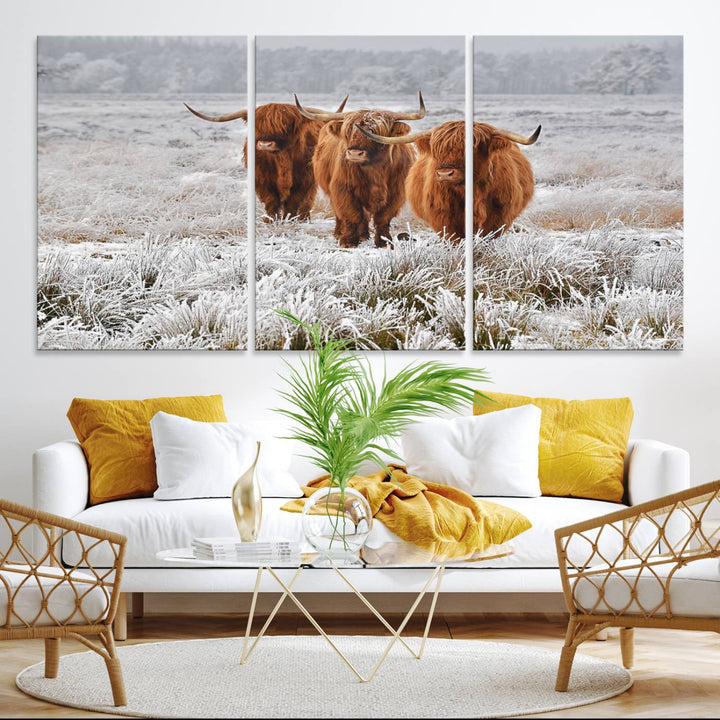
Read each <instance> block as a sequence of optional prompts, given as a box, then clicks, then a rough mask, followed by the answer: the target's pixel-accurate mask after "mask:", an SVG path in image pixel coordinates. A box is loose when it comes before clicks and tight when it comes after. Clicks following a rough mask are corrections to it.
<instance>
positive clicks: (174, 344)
mask: <svg viewBox="0 0 720 720" xmlns="http://www.w3.org/2000/svg"><path fill="white" fill-rule="evenodd" d="M183 99H184V98H183ZM192 102H196V103H197V104H199V105H202V104H203V103H205V102H216V103H217V102H222V103H227V104H233V103H237V102H238V99H237V98H235V97H227V98H225V97H218V96H213V97H212V98H203V97H199V98H193V99H192ZM244 138H245V126H244V124H243V123H231V124H227V125H219V126H216V125H213V124H210V123H203V124H200V122H199V121H198V122H197V123H195V122H193V118H192V116H191V115H190V113H188V111H187V110H185V108H184V107H183V106H182V102H181V99H180V98H170V99H166V100H155V99H153V98H148V97H144V96H119V97H118V96H107V95H106V96H78V95H66V96H63V95H60V96H41V98H40V102H39V118H38V209H39V212H38V236H39V237H38V242H39V245H38V288H37V291H38V347H40V348H45V349H243V348H245V347H247V321H248V302H247V237H246V236H247V222H246V219H247V201H246V191H247V173H246V171H245V169H244V168H243V167H242V161H241V152H242V143H243V141H244Z"/></svg>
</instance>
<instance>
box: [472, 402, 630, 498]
mask: <svg viewBox="0 0 720 720" xmlns="http://www.w3.org/2000/svg"><path fill="white" fill-rule="evenodd" d="M483 394H484V395H487V396H488V397H489V398H490V399H491V400H493V401H494V402H491V403H489V402H487V401H485V402H479V403H477V404H475V405H474V407H473V413H474V414H476V415H484V414H485V413H489V412H495V411H498V410H502V409H503V408H511V407H519V406H522V405H529V404H532V405H536V406H537V407H539V408H540V409H541V410H542V421H541V423H540V448H539V452H540V464H539V473H540V488H541V489H542V493H543V495H557V496H561V497H565V496H569V497H581V498H592V499H594V500H610V501H614V502H622V499H623V496H624V492H625V488H624V485H623V473H624V461H625V452H626V451H627V444H628V439H629V437H630V426H631V424H632V419H633V409H632V402H631V401H630V398H599V399H591V400H563V399H560V398H533V397H526V396H525V395H510V394H507V393H499V392H484V393H483Z"/></svg>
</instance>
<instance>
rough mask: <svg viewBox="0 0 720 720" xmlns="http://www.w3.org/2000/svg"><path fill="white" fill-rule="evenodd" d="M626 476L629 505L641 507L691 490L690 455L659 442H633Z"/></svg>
mask: <svg viewBox="0 0 720 720" xmlns="http://www.w3.org/2000/svg"><path fill="white" fill-rule="evenodd" d="M625 473H626V483H627V499H628V502H629V504H630V505H639V504H640V503H644V502H648V501H649V500H654V499H655V498H658V497H662V496H663V495H670V494H671V493H676V492H680V491H681V490H685V489H686V488H688V487H690V455H689V453H688V452H687V451H686V450H682V449H681V448H678V447H674V446H673V445H667V444H666V443H662V442H658V441H657V440H631V441H630V446H629V448H628V454H627V457H626V459H625Z"/></svg>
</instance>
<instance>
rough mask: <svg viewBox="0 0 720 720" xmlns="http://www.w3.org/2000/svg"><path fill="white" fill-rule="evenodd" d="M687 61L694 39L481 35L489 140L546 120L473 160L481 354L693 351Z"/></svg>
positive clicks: (481, 103)
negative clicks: (688, 298) (687, 325)
mask: <svg viewBox="0 0 720 720" xmlns="http://www.w3.org/2000/svg"><path fill="white" fill-rule="evenodd" d="M682 53H683V41H682V37H681V36H662V37H658V36H642V37H632V36H578V37H573V36H563V37H552V36H522V37H521V36H516V37H512V36H507V37H500V36H498V37H482V36H481V37H475V38H474V118H475V123H476V126H475V127H476V133H477V134H478V135H483V137H484V134H487V132H488V130H487V128H488V126H490V127H492V128H496V129H497V128H499V129H502V130H509V131H511V132H513V133H516V134H517V135H519V136H523V137H525V138H529V137H531V136H532V134H533V132H534V131H535V129H536V128H537V127H538V126H540V125H542V130H541V132H540V135H539V137H538V139H537V142H535V143H533V144H531V145H521V144H518V143H517V142H513V141H508V140H502V139H495V140H494V141H492V142H491V144H490V146H489V148H490V150H488V144H487V142H486V140H485V139H483V141H482V143H480V144H479V145H478V147H477V148H476V149H475V152H474V155H475V158H474V159H475V165H476V167H475V173H476V188H475V208H476V209H475V218H474V220H475V223H474V224H475V226H476V230H478V235H476V237H475V242H474V258H473V259H474V286H475V295H474V338H473V343H474V344H473V347H474V349H476V350H521V349H531V350H586V349H589V350H616V349H618V350H660V349H663V350H677V349H681V348H682V346H683V240H684V234H683V156H682V148H683V95H682V92H683V66H682ZM479 124H482V125H479ZM510 154H513V155H514V158H511V157H509V156H510ZM528 172H531V173H532V177H534V192H533V188H532V181H531V180H529V178H528V177H527V173H528ZM503 173H505V175H503ZM508 173H509V175H510V176H511V177H510V179H509V180H508V179H507V175H508ZM523 174H525V177H524V178H520V177H519V176H521V175H523ZM491 176H492V177H493V178H494V179H493V180H492V181H489V178H490V177H491ZM503 178H504V179H503ZM477 183H483V184H482V185H478V184H477ZM493 191H494V196H493ZM530 196H532V197H530ZM503 224H504V226H505V229H506V231H505V232H504V233H503V232H502V230H503V227H502V226H503ZM480 230H482V232H479V231H480Z"/></svg>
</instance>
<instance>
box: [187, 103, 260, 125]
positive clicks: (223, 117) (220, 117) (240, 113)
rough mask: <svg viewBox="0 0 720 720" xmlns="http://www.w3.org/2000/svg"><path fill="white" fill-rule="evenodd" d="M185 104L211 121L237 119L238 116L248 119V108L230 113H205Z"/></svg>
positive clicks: (198, 114) (194, 113)
mask: <svg viewBox="0 0 720 720" xmlns="http://www.w3.org/2000/svg"><path fill="white" fill-rule="evenodd" d="M183 105H184V106H185V107H186V108H187V109H188V110H189V111H190V112H191V113H192V114H193V115H197V116H198V117H199V118H202V119H203V120H209V121H210V122H227V121H228V120H237V119H238V118H242V119H243V120H247V115H248V111H247V110H238V111H237V112H234V113H230V114H229V115H214V116H213V115H203V114H202V113H201V112H198V111H197V110H193V109H192V108H191V107H190V106H189V105H188V104H187V103H183Z"/></svg>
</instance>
